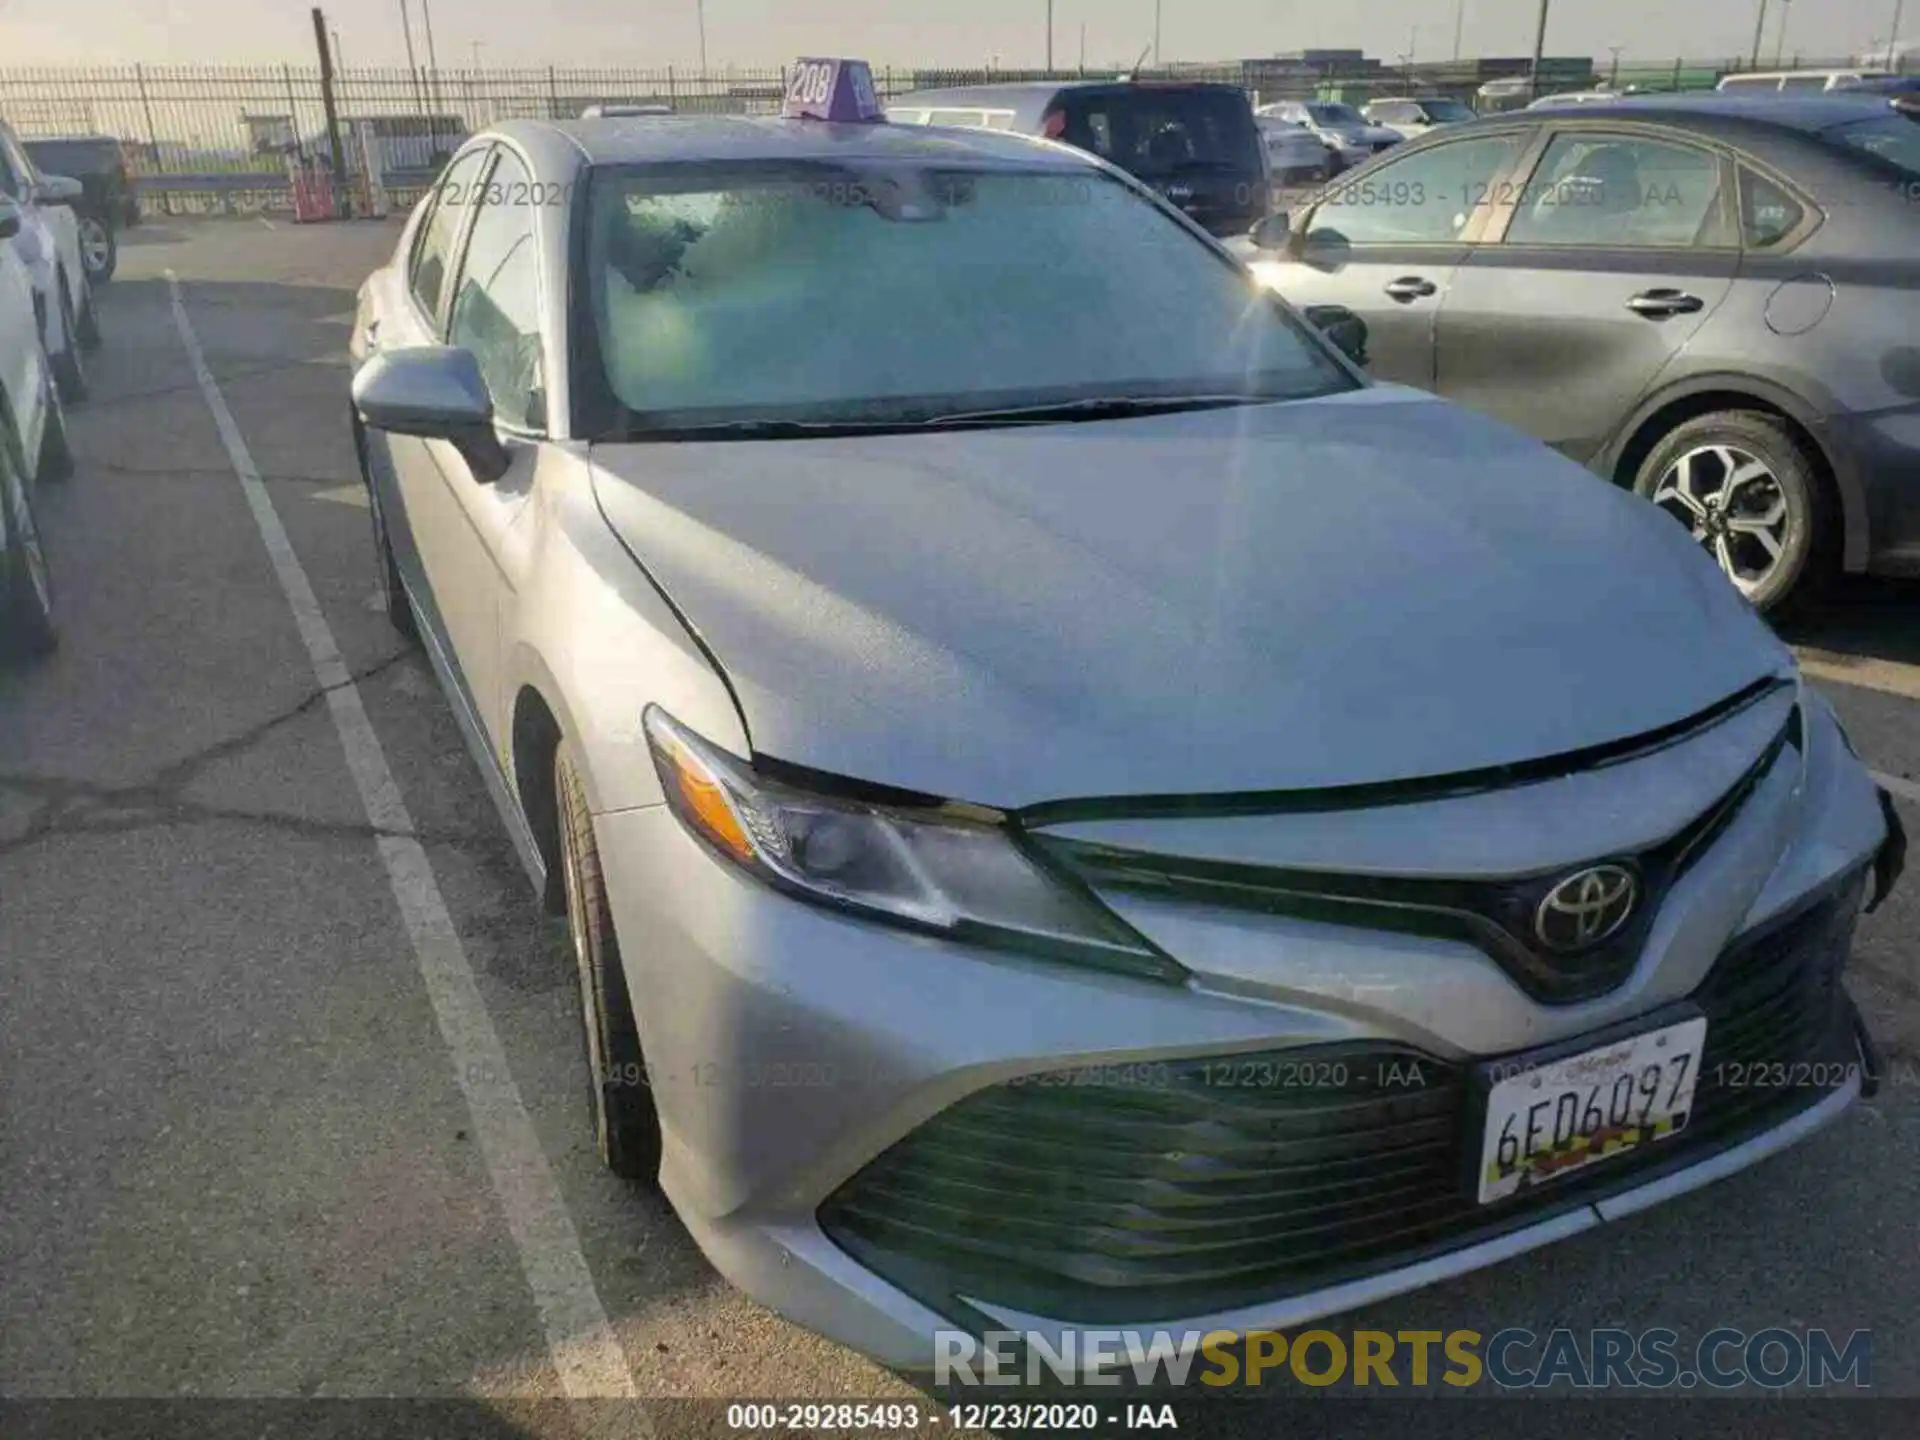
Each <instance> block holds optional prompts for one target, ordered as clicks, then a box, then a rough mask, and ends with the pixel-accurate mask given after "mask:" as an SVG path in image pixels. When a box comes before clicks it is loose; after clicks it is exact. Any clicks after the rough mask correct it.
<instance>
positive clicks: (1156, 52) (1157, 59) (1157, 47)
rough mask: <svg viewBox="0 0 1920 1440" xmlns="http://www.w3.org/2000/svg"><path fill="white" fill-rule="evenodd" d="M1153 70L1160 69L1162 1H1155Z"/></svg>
mask: <svg viewBox="0 0 1920 1440" xmlns="http://www.w3.org/2000/svg"><path fill="white" fill-rule="evenodd" d="M1153 68H1154V69H1156V70H1158V69H1159V68H1160V0H1153Z"/></svg>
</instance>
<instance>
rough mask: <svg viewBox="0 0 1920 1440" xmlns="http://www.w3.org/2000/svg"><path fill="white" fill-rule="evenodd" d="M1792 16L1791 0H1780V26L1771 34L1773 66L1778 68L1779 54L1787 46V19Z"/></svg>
mask: <svg viewBox="0 0 1920 1440" xmlns="http://www.w3.org/2000/svg"><path fill="white" fill-rule="evenodd" d="M1792 18H1793V0H1780V28H1779V29H1778V30H1776V31H1775V32H1774V36H1773V68H1774V69H1776V70H1778V69H1779V68H1780V56H1781V54H1782V53H1783V52H1784V51H1785V50H1786V48H1787V21H1789V20H1791V19H1792Z"/></svg>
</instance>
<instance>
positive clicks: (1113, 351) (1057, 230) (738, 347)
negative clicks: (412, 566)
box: [577, 163, 1356, 439]
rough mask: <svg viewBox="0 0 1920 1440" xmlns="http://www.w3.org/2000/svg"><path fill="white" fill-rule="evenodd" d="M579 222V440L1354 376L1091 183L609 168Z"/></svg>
mask: <svg viewBox="0 0 1920 1440" xmlns="http://www.w3.org/2000/svg"><path fill="white" fill-rule="evenodd" d="M588 212H589V213H588V224H589V227H590V228H589V231H588V236H587V239H586V243H585V247H584V249H585V261H584V263H585V274H586V280H587V283H586V284H584V285H582V286H580V287H579V289H578V293H579V295H580V298H581V302H582V303H583V304H585V305H586V306H587V307H588V310H589V313H588V315H587V316H586V317H585V323H584V324H583V325H580V326H578V327H577V328H578V329H579V331H580V333H581V334H582V336H583V340H584V341H585V342H586V343H585V344H583V346H582V351H583V353H582V355H581V359H580V369H579V372H578V373H580V374H582V375H583V376H584V377H585V378H586V381H587V384H586V385H585V386H584V387H582V388H583V398H582V415H581V420H582V424H583V433H584V434H587V435H590V436H593V437H595V438H602V439H604V438H609V437H611V436H614V435H631V434H636V433H643V432H647V431H676V430H684V429H687V428H693V427H699V426H705V425H738V424H742V423H764V422H768V421H782V422H788V421H791V422H796V423H804V424H813V425H827V426H831V425H853V426H858V425H887V424H906V425H913V424H923V423H927V422H931V421H937V420H939V419H941V418H942V417H949V416H954V415H959V414H966V413H975V414H977V413H978V412H981V411H984V410H998V409H1002V408H1007V407H1013V406H1043V405H1049V404H1061V403H1069V402H1076V401H1105V400H1122V399H1126V400H1130V399H1136V398H1143V397H1145V398H1161V399H1163V398H1166V397H1185V396H1194V397H1211V398H1213V399H1214V400H1216V401H1217V400H1218V398H1219V397H1222V396H1226V397H1232V398H1234V399H1236V400H1266V399H1286V398H1295V397H1300V396H1306V395H1315V394H1325V393H1329V392H1331V391H1335V390H1341V389H1348V388H1352V387H1353V386H1354V385H1355V383H1356V382H1355V381H1354V380H1353V379H1352V377H1351V376H1350V375H1349V374H1348V373H1347V372H1346V371H1345V370H1343V369H1341V368H1340V366H1339V365H1338V363H1337V362H1336V361H1334V360H1333V359H1331V358H1330V357H1329V356H1328V354H1327V353H1326V351H1325V350H1324V349H1323V348H1322V347H1321V346H1320V345H1319V343H1318V342H1317V341H1316V340H1314V339H1312V338H1310V337H1309V334H1308V332H1307V330H1306V328H1305V325H1304V322H1302V321H1299V320H1298V319H1296V318H1295V317H1294V316H1292V315H1291V314H1290V313H1289V312H1287V311H1286V310H1285V309H1283V308H1282V307H1281V306H1280V305H1279V304H1278V303H1277V302H1276V301H1274V300H1273V299H1272V298H1271V296H1270V294H1269V293H1268V292H1266V291H1265V290H1263V289H1261V288H1260V287H1259V286H1258V285H1257V284H1256V283H1255V282H1254V281H1253V280H1252V279H1251V278H1250V277H1249V276H1248V275H1247V273H1246V272H1245V271H1244V270H1243V269H1241V268H1240V267H1238V266H1236V265H1234V264H1233V263H1231V262H1230V261H1228V260H1227V259H1225V258H1224V257H1223V256H1222V255H1221V254H1219V253H1218V252H1217V251H1215V250H1213V249H1212V248H1211V247H1210V246H1208V245H1207V244H1206V243H1205V242H1204V241H1202V240H1199V239H1197V238H1195V237H1194V236H1193V235H1192V234H1190V233H1189V232H1188V231H1187V230H1185V229H1184V228H1183V227H1182V226H1181V225H1180V224H1179V222H1177V221H1176V220H1174V219H1173V218H1171V217H1170V216H1168V215H1167V214H1165V213H1164V212H1162V211H1161V210H1160V209H1158V208H1157V207H1156V206H1155V205H1153V204H1152V203H1151V202H1150V201H1147V200H1145V199H1143V198H1141V197H1140V196H1139V195H1137V194H1136V193H1134V192H1133V191H1131V190H1130V189H1128V188H1127V187H1126V186H1125V185H1124V184H1123V183H1122V182H1120V181H1119V180H1117V179H1113V178H1110V177H1108V176H1105V175H1102V174H1100V173H1099V172H1098V171H1094V170H1092V169H1089V170H1088V171H1086V172H1085V173H1065V172H1061V171H1058V170H1054V171H1050V172H1040V171H1018V170H938V171H936V170H923V169H908V170H903V169H891V170H888V171H886V172H884V173H882V172H878V171H867V170H863V169H849V168H846V167H842V166H838V165H833V166H830V165H827V164H824V163H820V164H798V165H796V164H792V163H782V164H779V165H777V166H769V165H761V166H756V167H753V168H750V169H743V168H740V167H714V166H709V165H698V166H679V167H656V168H653V169H651V170H636V169H630V168H625V167H623V168H620V169H607V170H601V171H598V172H596V175H595V178H594V180H593V184H592V191H591V196H590V203H589V207H588ZM596 380H597V381H598V382H599V384H598V385H596V383H595V382H596ZM596 390H597V391H598V393H596Z"/></svg>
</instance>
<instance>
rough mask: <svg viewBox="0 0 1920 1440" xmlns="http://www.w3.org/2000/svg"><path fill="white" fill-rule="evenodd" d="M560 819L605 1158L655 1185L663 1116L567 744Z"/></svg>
mask: <svg viewBox="0 0 1920 1440" xmlns="http://www.w3.org/2000/svg"><path fill="white" fill-rule="evenodd" d="M553 787H554V794H555V796H556V798H557V800H558V805H557V807H556V808H557V809H558V811H559V815H560V864H561V871H562V879H563V880H564V882H565V889H566V897H567V935H568V938H569V940H571V942H572V949H573V962H574V969H575V970H576V972H577V973H578V976H579V981H580V1014H581V1020H582V1022H583V1024H584V1026H585V1031H586V1050H587V1075H588V1080H589V1082H590V1084H589V1096H590V1099H591V1103H592V1116H593V1132H594V1140H595V1143H596V1144H597V1145H598V1147H599V1150H600V1159H601V1161H602V1162H603V1163H604V1164H605V1165H606V1167H607V1168H608V1169H609V1170H611V1171H613V1173H614V1174H616V1175H618V1176H621V1177H622V1178H623V1179H628V1180H640V1181H644V1182H646V1183H647V1184H649V1185H651V1184H654V1183H656V1182H657V1181H658V1179H659V1176H660V1117H659V1114H658V1112H657V1111H656V1110H655V1109H654V1104H653V1091H652V1089H651V1087H650V1085H649V1083H648V1081H649V1077H648V1074H647V1068H646V1060H645V1058H644V1057H643V1056H642V1054H641V1052H640V1033H639V1030H638V1028H637V1027H636V1026H635V1024H634V1019H633V1005H632V1002H631V1001H630V1000H629V998H628V995H627V977H626V972H625V971H624V970H623V969H622V968H621V964H620V942H619V939H618V938H617V937H616V936H615V935H614V933H613V909H612V906H611V905H609V904H608V901H607V886H606V876H605V874H604V872H603V871H602V870H601V868H600V849H599V846H598V845H597V844H596V843H595V841H594V836H593V816H592V815H591V814H590V813H589V812H588V810H587V792H586V786H585V784H584V783H583V782H582V780H581V778H580V771H579V769H578V766H577V765H576V762H575V760H574V757H573V751H572V748H571V747H570V746H569V745H568V744H567V743H566V742H565V741H562V742H561V744H560V746H559V748H558V749H557V750H556V751H555V753H554V757H553Z"/></svg>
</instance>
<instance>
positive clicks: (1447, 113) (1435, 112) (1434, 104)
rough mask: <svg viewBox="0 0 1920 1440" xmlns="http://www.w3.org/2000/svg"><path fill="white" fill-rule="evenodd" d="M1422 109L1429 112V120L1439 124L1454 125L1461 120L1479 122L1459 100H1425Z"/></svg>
mask: <svg viewBox="0 0 1920 1440" xmlns="http://www.w3.org/2000/svg"><path fill="white" fill-rule="evenodd" d="M1420 108H1421V109H1422V110H1425V111H1426V112H1427V118H1428V119H1429V120H1432V121H1434V122H1436V123H1439V124H1452V123H1453V122H1455V121H1459V120H1477V119H1479V118H1480V117H1479V116H1478V115H1476V114H1475V113H1474V112H1473V111H1472V110H1471V109H1469V108H1468V107H1467V106H1465V105H1462V104H1461V103H1460V102H1459V101H1458V100H1423V101H1421V102H1420Z"/></svg>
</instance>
